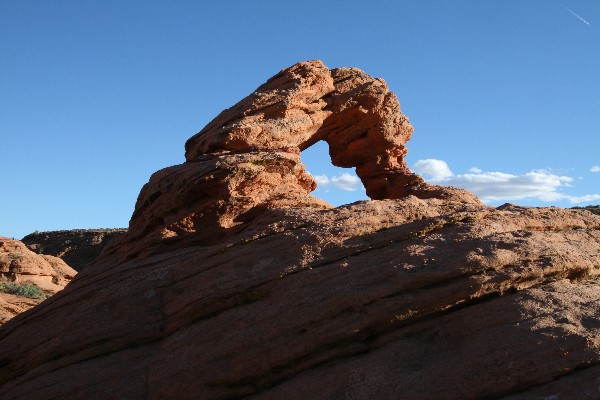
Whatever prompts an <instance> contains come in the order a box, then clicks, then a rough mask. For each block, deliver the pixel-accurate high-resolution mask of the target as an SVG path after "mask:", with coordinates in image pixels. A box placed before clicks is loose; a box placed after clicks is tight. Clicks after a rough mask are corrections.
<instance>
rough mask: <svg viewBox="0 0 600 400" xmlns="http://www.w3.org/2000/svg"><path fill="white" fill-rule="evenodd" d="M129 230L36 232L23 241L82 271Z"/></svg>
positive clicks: (34, 249)
mask: <svg viewBox="0 0 600 400" xmlns="http://www.w3.org/2000/svg"><path fill="white" fill-rule="evenodd" d="M125 232H127V229H73V230H67V231H51V232H34V233H31V234H29V235H27V236H25V237H24V238H23V239H21V241H22V242H23V243H25V244H26V245H27V247H29V249H31V250H32V251H34V252H35V253H38V254H47V255H51V256H56V257H60V258H62V259H63V260H64V261H65V262H66V263H67V264H69V266H71V267H72V268H73V269H75V270H77V271H81V270H82V269H83V268H84V267H85V266H86V265H87V264H89V263H90V262H92V261H93V260H94V259H95V258H96V257H98V254H100V252H101V251H102V249H103V248H104V246H106V243H108V241H109V240H111V239H113V238H115V237H118V236H121V235H122V234H124V233H125Z"/></svg>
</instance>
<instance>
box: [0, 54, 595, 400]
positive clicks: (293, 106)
mask: <svg viewBox="0 0 600 400" xmlns="http://www.w3.org/2000/svg"><path fill="white" fill-rule="evenodd" d="M341 77H343V78H341ZM346 85H347V86H346ZM384 87H385V83H383V81H381V80H377V79H373V78H371V77H369V76H368V75H366V74H364V73H363V72H361V71H359V70H356V69H338V70H332V71H328V70H327V69H326V68H325V67H324V66H322V64H321V63H319V62H309V63H301V64H299V65H296V66H293V67H291V68H289V69H287V70H283V71H282V72H281V73H280V74H278V75H276V76H275V77H274V78H272V79H271V80H269V81H268V82H267V83H266V84H265V85H263V86H261V88H259V89H258V90H257V91H256V92H255V93H253V94H252V95H250V96H249V97H247V98H246V99H244V100H242V101H241V102H240V103H238V105H236V106H234V107H232V109H229V110H226V111H224V112H223V113H222V114H221V115H220V116H218V117H217V118H216V119H215V121H213V122H211V124H209V125H208V126H207V128H205V129H204V130H203V131H201V133H200V134H198V135H196V136H194V137H192V138H191V139H190V140H189V141H188V143H187V145H186V157H187V162H186V163H184V164H182V165H178V166H174V167H170V168H166V169H164V170H161V171H158V172H157V173H156V174H154V175H153V176H152V178H151V179H150V182H149V183H148V184H147V185H146V186H145V187H144V188H143V189H142V191H141V193H140V196H139V198H138V202H137V204H136V209H135V212H134V214H133V216H132V219H131V222H130V229H129V231H128V232H127V234H125V235H123V236H122V237H121V238H119V239H118V240H116V241H113V242H112V243H111V244H110V245H108V246H107V247H106V248H105V249H104V251H103V253H102V254H101V255H100V257H99V258H98V259H97V260H96V261H95V262H93V263H92V264H90V265H89V266H87V267H86V268H85V269H84V270H83V271H82V272H81V273H80V274H78V275H77V276H76V277H75V278H74V279H73V281H72V283H71V284H69V285H68V286H67V287H66V288H65V290H63V291H62V292H60V293H58V294H57V295H56V296H54V297H52V298H51V299H49V300H48V301H46V302H44V303H43V304H42V305H40V306H39V307H36V308H34V309H33V310H30V311H28V312H25V313H23V314H21V315H19V316H17V317H16V318H14V319H13V320H12V321H10V322H9V323H7V324H6V325H4V326H3V327H2V328H0V354H1V355H2V356H1V359H0V393H2V394H3V396H4V398H6V399H27V398H39V399H52V398H59V397H62V398H86V399H105V398H135V399H137V398H140V399H141V398H144V399H165V398H169V399H171V398H173V399H176V398H181V399H187V398H203V399H231V398H253V399H281V398H287V399H307V398H310V399H379V398H381V399H388V398H389V399H394V398H398V399H400V398H401V399H440V398H444V399H491V398H506V399H509V398H510V399H537V398H542V399H543V398H552V399H570V398H573V399H574V398H577V399H597V398H600V390H599V385H600V382H599V381H598V377H599V376H600V306H599V304H600V302H599V300H600V286H599V279H600V278H599V276H600V216H596V215H593V214H592V213H590V212H587V211H583V210H562V209H556V208H545V209H536V208H526V207H518V206H514V205H509V204H507V205H504V206H502V207H498V208H493V207H488V206H485V205H483V204H482V203H480V202H479V201H478V200H477V198H476V197H475V196H473V195H472V194H470V193H468V192H465V191H462V190H459V189H452V188H443V187H435V186H430V185H427V184H425V183H424V182H423V181H422V179H421V178H419V177H417V176H415V175H413V174H412V173H410V171H409V170H408V169H407V168H406V165H405V164H404V161H403V159H402V157H403V155H404V154H405V151H406V148H405V147H404V145H405V142H406V140H408V136H410V131H412V128H410V129H409V128H408V127H409V125H407V124H408V122H407V121H406V118H405V117H404V116H402V115H401V114H400V111H399V108H398V107H396V104H397V101H396V102H394V99H395V97H394V96H391V95H390V94H389V93H387V92H386V90H387V89H385V90H384V89H383V88H384ZM364 93H367V94H366V95H365V97H362V95H363V94H364ZM386 99H387V100H386ZM336 105H340V106H339V107H337V106H336ZM336 107H337V108H336ZM377 110H380V111H377ZM386 110H387V111H386ZM346 111H347V114H344V113H345V112H346ZM342 115H343V117H342ZM363 118H365V119H366V120H363ZM344 120H347V126H344V123H343V121H344ZM368 121H374V122H368ZM327 126H328V127H329V128H325V127H327ZM356 127H360V128H359V129H358V130H357V131H354V129H355V128H356ZM335 132H337V135H336V134H334V133H335ZM356 132H361V133H356ZM365 132H366V133H365ZM363 133H364V134H363ZM278 135H279V136H278ZM263 136H266V137H267V138H266V139H265V138H264V137H263ZM286 137H287V138H288V139H285V138H286ZM316 140H326V141H328V143H329V144H330V152H331V153H332V159H333V160H334V162H337V163H338V164H341V163H344V162H346V161H347V162H348V164H345V165H349V164H350V163H351V162H352V163H354V165H355V166H356V167H357V172H358V173H359V175H360V174H361V172H360V169H361V168H364V170H363V171H368V173H366V172H365V173H362V176H361V178H362V179H363V182H365V185H366V186H367V187H371V189H372V190H371V193H375V195H374V197H378V198H385V197H388V198H391V199H383V200H375V201H363V202H357V203H354V204H351V205H347V206H342V207H338V208H333V207H331V206H329V205H327V204H326V203H324V202H322V201H320V200H318V199H316V198H314V197H312V196H311V195H310V191H311V190H312V189H314V187H315V183H314V180H313V179H312V178H311V177H310V176H309V175H308V174H306V172H305V170H304V167H303V165H302V164H301V163H300V159H299V153H298V150H300V149H303V148H305V147H306V146H309V145H310V144H311V143H314V141H316ZM357 141H358V144H356V142H357ZM344 143H345V144H344ZM353 143H354V144H353ZM271 144H272V146H271ZM338 144H339V146H338ZM371 145H372V147H370V149H372V152H371V151H368V152H365V153H364V154H362V153H361V152H362V149H364V148H365V146H371ZM336 146H338V147H336ZM332 149H335V150H332ZM339 149H341V150H339ZM348 154H350V155H348ZM361 157H362V158H361ZM335 160H337V161H335ZM350 160H354V161H350ZM74 377H76V379H74Z"/></svg>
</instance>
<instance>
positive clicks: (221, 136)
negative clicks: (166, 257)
mask: <svg viewBox="0 0 600 400" xmlns="http://www.w3.org/2000/svg"><path fill="white" fill-rule="evenodd" d="M412 132H413V127H412V126H411V125H410V123H409V122H408V118H407V117H406V116H404V115H403V114H402V112H401V111H400V104H399V102H398V99H397V97H396V95H395V94H393V93H391V92H390V91H389V89H388V87H387V85H386V83H385V81H384V80H383V79H378V78H373V77H371V76H370V75H367V74H366V73H364V72H362V71H361V70H359V69H357V68H336V69H332V70H329V69H327V67H325V66H324V65H323V63H322V62H321V61H307V62H302V63H298V64H296V65H294V66H292V67H290V68H286V69H284V70H282V71H281V72H279V73H278V74H277V75H275V76H274V77H272V78H271V79H269V80H268V81H267V82H266V83H265V84H263V85H261V86H260V87H259V88H258V89H256V91H254V92H253V93H252V94H250V95H249V96H247V97H246V98H244V99H243V100H241V101H240V102H239V103H237V104H236V105H234V106H233V107H231V108H229V109H227V110H225V111H223V112H222V113H221V114H220V115H219V116H217V117H216V118H215V119H214V120H213V121H212V122H210V123H209V124H208V125H207V126H206V127H205V128H204V129H202V130H201V131H200V132H198V133H197V134H196V135H194V136H192V137H191V138H190V139H189V140H188V141H187V143H186V146H185V147H186V160H187V161H188V162H193V161H194V160H197V159H198V157H200V156H202V155H206V154H211V153H218V152H223V151H244V150H245V149H255V148H260V149H265V148H268V149H278V148H279V149H281V148H292V149H298V150H304V149H306V148H308V147H310V146H311V145H312V144H314V143H316V142H317V141H319V140H324V141H326V142H327V143H328V145H329V154H330V156H331V162H332V164H333V165H335V166H338V167H344V168H350V167H356V173H357V175H358V176H359V177H360V178H361V180H362V182H363V184H364V186H365V188H366V190H367V195H368V196H369V197H371V198H373V199H378V200H380V199H386V198H399V197H404V196H406V195H407V194H408V191H409V189H410V188H411V187H414V186H416V185H418V184H422V183H423V180H422V179H421V178H420V177H418V176H416V175H414V174H413V173H412V172H411V171H410V170H409V169H408V167H407V166H406V163H405V161H404V156H405V155H406V152H407V149H406V147H405V144H406V142H407V141H408V140H409V139H410V136H411V134H412Z"/></svg>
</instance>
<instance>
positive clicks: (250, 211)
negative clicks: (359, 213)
mask: <svg viewBox="0 0 600 400" xmlns="http://www.w3.org/2000/svg"><path fill="white" fill-rule="evenodd" d="M412 132H413V128H412V126H411V125H410V123H409V122H408V118H407V117H406V116H404V115H403V114H402V113H401V111H400V104H399V102H398V99H397V98H396V95H395V94H393V93H391V92H390V91H389V89H388V87H387V85H386V83H385V81H384V80H383V79H379V78H373V77H371V76H370V75H367V74H366V73H364V72H362V71H361V70H359V69H356V68H337V69H332V70H329V69H328V68H327V67H325V66H324V65H323V63H322V62H321V61H307V62H301V63H298V64H296V65H293V66H291V67H289V68H286V69H283V70H281V71H280V72H279V73H278V74H277V75H275V76H273V77H272V78H271V79H269V80H268V81H267V82H265V83H264V84H263V85H261V86H260V87H259V88H258V89H256V90H255V91H254V92H253V93H251V94H250V95H249V96H247V97H246V98H244V99H242V100H241V101H240V102H238V103H237V104H235V105H234V106H233V107H231V108H228V109H226V110H224V111H223V112H221V113H220V114H219V115H218V116H217V117H216V118H215V119H214V120H212V121H211V122H210V123H209V124H208V125H207V126H206V127H205V128H203V129H202V130H201V131H200V132H198V133H197V134H195V135H194V136H192V137H191V138H190V139H189V140H188V141H187V142H186V144H185V158H186V162H185V163H184V164H181V165H175V166H172V167H169V168H165V169H162V170H160V171H158V172H156V173H155V174H153V175H152V177H151V178H150V181H149V182H148V183H147V184H146V185H145V186H144V187H143V188H142V190H141V192H140V195H139V197H138V200H137V203H136V206H135V211H134V213H133V215H132V217H131V221H130V223H129V230H128V233H127V234H126V235H124V237H123V238H122V239H121V240H120V241H119V242H115V243H114V245H113V246H112V248H113V249H116V248H119V249H120V250H119V251H121V252H125V253H126V256H127V257H134V256H139V255H140V254H142V253H146V254H151V253H153V252H155V251H157V249H159V248H160V246H158V247H157V245H163V244H166V245H169V246H171V248H173V247H177V246H185V245H189V244H190V243H197V244H207V243H212V242H214V241H218V240H222V239H223V238H224V237H227V236H231V235H233V234H235V233H236V232H238V231H239V230H240V229H243V228H244V227H247V223H248V222H249V221H252V220H254V219H255V218H256V217H257V216H258V215H261V214H262V213H263V212H264V211H265V210H278V209H286V208H287V209H289V208H298V207H311V208H323V209H327V208H331V207H332V206H331V205H330V204H328V203H326V202H324V201H323V200H321V199H318V198H316V197H314V196H312V195H311V192H312V191H313V190H315V189H316V186H317V184H316V181H315V180H314V178H313V177H312V176H310V175H309V174H308V173H307V172H306V169H305V166H304V164H302V162H301V160H300V152H301V151H302V150H304V149H306V148H308V147H310V146H311V145H313V144H314V143H316V142H318V141H321V140H323V141H325V142H327V143H328V145H329V154H330V156H331V162H332V163H333V165H335V166H339V167H346V168H349V167H356V173H357V175H358V176H359V178H360V179H361V180H362V182H363V185H364V186H365V188H366V192H367V195H368V196H369V197H371V198H372V199H376V200H382V199H398V198H402V197H406V196H409V195H414V196H417V197H420V198H436V197H437V198H444V199H446V200H448V199H454V200H458V201H462V202H465V201H466V202H476V203H479V201H478V200H477V199H476V197H475V196H473V195H471V194H469V193H467V192H465V191H461V190H458V189H452V188H442V187H439V186H433V185H428V184H426V183H425V182H424V181H423V179H422V178H421V177H420V176H418V175H415V174H413V173H412V172H411V171H410V170H409V169H408V167H407V166H406V163H405V161H404V156H405V155H406V152H407V149H406V146H405V144H406V142H407V141H408V139H409V138H410V136H411V134H412ZM119 243H130V245H129V246H118V244H119ZM149 243H150V244H149ZM123 249H125V250H123ZM106 251H107V252H109V251H111V248H110V247H109V248H108V250H106Z"/></svg>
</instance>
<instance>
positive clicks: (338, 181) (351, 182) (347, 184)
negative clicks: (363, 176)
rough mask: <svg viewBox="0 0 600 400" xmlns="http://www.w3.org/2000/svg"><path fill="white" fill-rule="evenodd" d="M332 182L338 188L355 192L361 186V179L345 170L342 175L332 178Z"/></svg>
mask: <svg viewBox="0 0 600 400" xmlns="http://www.w3.org/2000/svg"><path fill="white" fill-rule="evenodd" d="M331 184H332V185H333V186H335V187H336V188H338V189H342V190H348V191H350V192H353V191H355V190H356V189H358V188H359V187H360V185H361V181H360V179H359V178H358V176H356V175H353V174H349V173H347V172H345V173H343V174H342V175H340V176H334V177H333V178H331Z"/></svg>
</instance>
